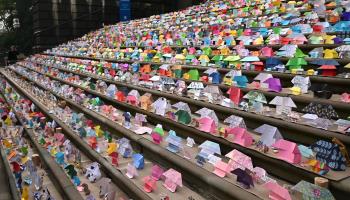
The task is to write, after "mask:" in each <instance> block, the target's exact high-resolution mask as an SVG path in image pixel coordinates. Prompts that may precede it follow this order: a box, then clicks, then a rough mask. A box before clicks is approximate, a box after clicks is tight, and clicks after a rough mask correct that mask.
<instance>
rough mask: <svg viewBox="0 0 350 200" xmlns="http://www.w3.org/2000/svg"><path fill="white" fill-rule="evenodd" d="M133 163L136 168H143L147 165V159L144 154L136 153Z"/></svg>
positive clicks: (133, 156)
mask: <svg viewBox="0 0 350 200" xmlns="http://www.w3.org/2000/svg"><path fill="white" fill-rule="evenodd" d="M132 160H133V165H134V166H135V168H136V169H143V168H144V166H145V160H144V158H143V155H142V154H139V153H137V154H134V155H132Z"/></svg>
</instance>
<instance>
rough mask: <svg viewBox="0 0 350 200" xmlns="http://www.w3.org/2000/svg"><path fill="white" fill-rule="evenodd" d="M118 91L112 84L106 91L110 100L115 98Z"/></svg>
mask: <svg viewBox="0 0 350 200" xmlns="http://www.w3.org/2000/svg"><path fill="white" fill-rule="evenodd" d="M117 91H118V90H117V87H116V86H115V85H114V84H111V85H109V86H108V88H107V90H106V95H107V96H108V97H110V98H114V97H115V94H116V93H117Z"/></svg>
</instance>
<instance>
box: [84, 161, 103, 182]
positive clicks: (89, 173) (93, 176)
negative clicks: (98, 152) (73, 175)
mask: <svg viewBox="0 0 350 200" xmlns="http://www.w3.org/2000/svg"><path fill="white" fill-rule="evenodd" d="M85 176H86V178H87V179H88V180H89V181H90V182H92V183H93V182H96V181H97V180H99V179H100V178H101V171H100V167H99V164H98V163H97V162H93V163H91V164H89V165H87V166H86V173H85Z"/></svg>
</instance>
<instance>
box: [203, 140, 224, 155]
mask: <svg viewBox="0 0 350 200" xmlns="http://www.w3.org/2000/svg"><path fill="white" fill-rule="evenodd" d="M199 148H200V149H201V151H200V153H199V154H200V155H201V157H203V158H204V159H208V156H209V155H214V154H219V155H221V150H220V145H219V144H217V143H215V142H212V141H208V140H206V141H205V142H203V143H202V144H201V145H199Z"/></svg>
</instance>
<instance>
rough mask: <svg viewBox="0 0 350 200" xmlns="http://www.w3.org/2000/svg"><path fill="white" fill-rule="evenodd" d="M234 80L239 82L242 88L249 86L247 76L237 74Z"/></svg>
mask: <svg viewBox="0 0 350 200" xmlns="http://www.w3.org/2000/svg"><path fill="white" fill-rule="evenodd" d="M233 80H234V81H236V82H237V87H240V88H246V87H247V83H248V79H247V77H246V76H235V77H234V78H233Z"/></svg>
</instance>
